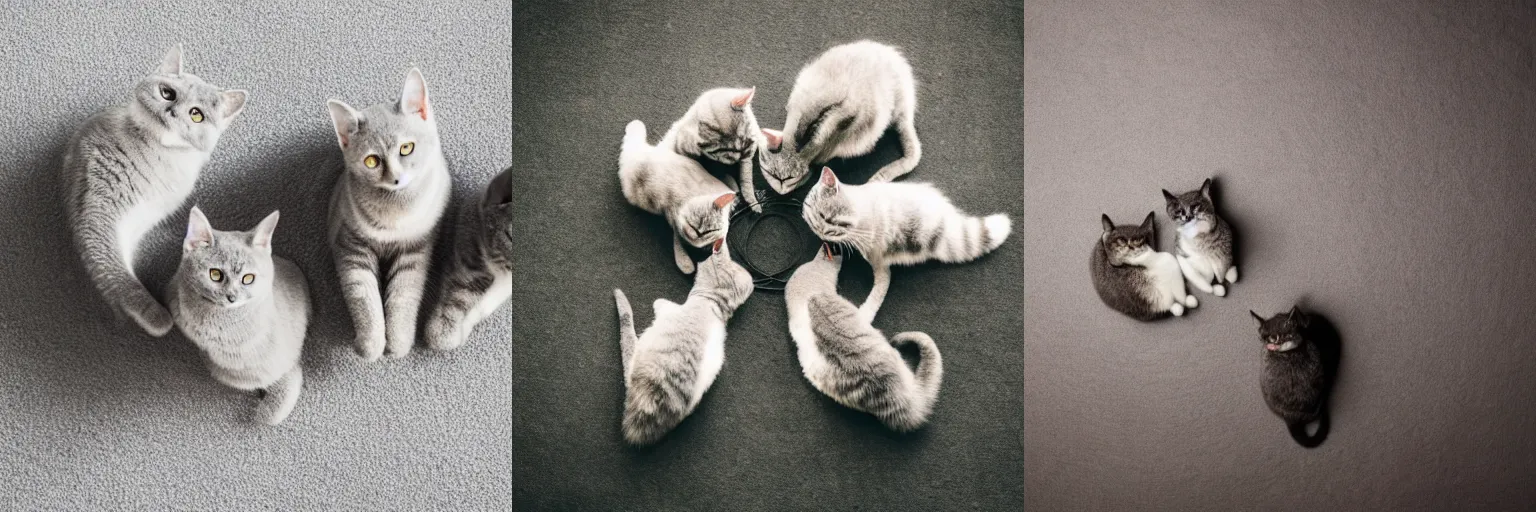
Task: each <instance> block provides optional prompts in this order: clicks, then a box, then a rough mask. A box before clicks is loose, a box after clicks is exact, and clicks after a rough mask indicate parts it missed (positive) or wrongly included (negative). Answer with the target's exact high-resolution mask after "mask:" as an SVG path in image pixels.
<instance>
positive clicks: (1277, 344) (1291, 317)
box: [1248, 306, 1311, 352]
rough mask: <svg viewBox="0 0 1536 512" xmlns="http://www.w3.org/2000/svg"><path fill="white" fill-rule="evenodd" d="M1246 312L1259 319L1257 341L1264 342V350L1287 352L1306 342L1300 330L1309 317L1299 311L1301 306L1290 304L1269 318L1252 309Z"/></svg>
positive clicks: (1304, 326)
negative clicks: (1289, 308) (1282, 311)
mask: <svg viewBox="0 0 1536 512" xmlns="http://www.w3.org/2000/svg"><path fill="white" fill-rule="evenodd" d="M1248 314H1249V315H1253V318H1254V319H1255V320H1258V321H1259V342H1261V343H1263V344H1264V350H1267V351H1269V352H1289V351H1292V350H1295V349H1297V348H1300V347H1302V346H1305V345H1306V344H1307V339H1306V337H1305V336H1302V330H1303V329H1306V328H1307V325H1309V324H1310V323H1311V319H1310V318H1307V314H1306V313H1302V312H1301V308H1299V307H1296V306H1291V310H1290V311H1288V312H1285V313H1279V314H1276V315H1275V316H1272V317H1269V318H1264V317H1262V316H1259V314H1258V313H1254V312H1253V311H1252V310H1250V311H1248Z"/></svg>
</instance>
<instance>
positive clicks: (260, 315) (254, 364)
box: [166, 206, 309, 425]
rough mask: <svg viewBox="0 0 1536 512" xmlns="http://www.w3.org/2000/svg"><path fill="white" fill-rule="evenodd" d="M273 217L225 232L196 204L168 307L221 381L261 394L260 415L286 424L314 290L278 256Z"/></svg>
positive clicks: (298, 382) (299, 377)
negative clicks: (209, 221)
mask: <svg viewBox="0 0 1536 512" xmlns="http://www.w3.org/2000/svg"><path fill="white" fill-rule="evenodd" d="M277 218H278V214H277V212H272V214H271V215H268V216H267V218H266V219H263V220H262V221H261V223H260V224H257V225H256V228H255V229H252V230H250V231H218V230H215V229H213V226H212V225H210V224H209V223H208V218H207V217H206V216H204V215H203V212H202V210H199V209H198V208H197V207H196V206H194V207H192V212H191V213H190V214H189V215H188V221H187V236H186V239H185V241H184V243H183V244H182V255H181V265H180V266H179V267H177V269H176V275H175V277H173V278H172V279H171V286H170V290H169V291H168V292H167V293H166V297H167V303H169V304H170V307H171V313H172V314H173V315H174V316H175V321H176V326H177V327H179V328H180V329H181V332H182V334H185V335H186V336H187V339H190V340H192V343H194V344H196V345H197V348H198V349H200V350H201V351H202V353H203V358H204V360H205V361H206V362H207V363H208V369H209V370H210V371H211V372H212V373H213V378H214V379H216V380H218V381H219V382H221V383H223V384H225V385H227V386H230V387H233V388H235V389H240V390H245V391H259V392H261V393H262V399H261V403H260V405H258V406H257V410H256V417H257V419H258V420H260V421H261V422H263V423H266V424H268V425H276V424H278V423H282V422H283V420H284V419H286V418H287V417H288V414H289V413H290V412H292V411H293V406H294V404H295V403H297V402H298V400H299V391H300V389H301V388H302V387H303V384H304V372H303V370H301V369H300V368H299V356H300V353H301V352H302V351H303V349H304V332H305V330H306V329H307V328H308V326H309V286H308V284H307V283H305V281H304V273H303V272H301V271H300V270H299V267H298V266H297V265H294V264H293V262H291V261H288V260H286V259H283V258H279V257H277V256H273V255H272V232H273V230H275V229H276V228H277Z"/></svg>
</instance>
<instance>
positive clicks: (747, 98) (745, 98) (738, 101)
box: [731, 87, 757, 108]
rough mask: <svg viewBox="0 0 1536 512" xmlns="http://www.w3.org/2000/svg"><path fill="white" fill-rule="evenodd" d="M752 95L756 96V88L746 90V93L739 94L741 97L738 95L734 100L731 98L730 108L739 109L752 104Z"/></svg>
mask: <svg viewBox="0 0 1536 512" xmlns="http://www.w3.org/2000/svg"><path fill="white" fill-rule="evenodd" d="M753 94H757V88H756V87H753V88H751V89H747V92H744V93H741V95H739V96H737V97H735V98H732V99H731V106H732V107H734V108H741V107H745V106H747V104H748V103H751V102H752V95H753Z"/></svg>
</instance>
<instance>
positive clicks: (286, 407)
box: [256, 365, 304, 425]
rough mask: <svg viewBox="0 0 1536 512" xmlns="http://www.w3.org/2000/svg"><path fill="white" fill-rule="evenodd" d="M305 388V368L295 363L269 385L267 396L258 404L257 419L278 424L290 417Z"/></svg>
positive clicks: (266, 390)
mask: <svg viewBox="0 0 1536 512" xmlns="http://www.w3.org/2000/svg"><path fill="white" fill-rule="evenodd" d="M303 388H304V370H302V369H300V368H299V366H298V365H294V367H293V369H292V370H288V373H285V374H283V376H282V377H281V378H278V379H277V382H274V383H272V385H271V386H267V388H266V389H265V390H264V391H265V392H266V396H263V397H262V398H261V403H260V404H258V405H257V406H256V419H258V420H260V421H261V422H262V423H266V424H268V425H277V424H279V423H282V422H283V420H286V419H288V414H289V413H292V412H293V406H294V405H295V404H297V403H299V391H300V390H301V389H303Z"/></svg>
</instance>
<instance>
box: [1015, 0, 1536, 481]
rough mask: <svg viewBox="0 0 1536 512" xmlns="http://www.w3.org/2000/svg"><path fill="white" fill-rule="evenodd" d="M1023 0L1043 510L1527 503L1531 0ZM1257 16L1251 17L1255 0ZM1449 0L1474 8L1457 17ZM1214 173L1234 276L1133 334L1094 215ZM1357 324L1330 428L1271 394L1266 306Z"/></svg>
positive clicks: (1533, 137)
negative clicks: (1292, 412)
mask: <svg viewBox="0 0 1536 512" xmlns="http://www.w3.org/2000/svg"><path fill="white" fill-rule="evenodd" d="M1519 3H1520V4H1523V6H1520V7H1515V6H1514V4H1515V3H1514V2H1506V3H1505V4H1509V5H1508V6H1506V7H1495V6H1493V5H1492V4H1480V5H1481V6H1480V7H1476V8H1469V7H1470V6H1471V4H1454V3H1451V2H1430V1H1413V2H1385V1H1381V2H1378V1H1370V2H1302V1H1285V0H1281V1H1269V2H1262V3H1255V2H1209V1H1180V2H1171V3H1164V2H1158V3H1155V4H1154V3H1145V4H1139V3H1128V2H1113V1H1109V2H1106V1H1089V2H1080V1H1048V0H1039V1H1031V2H1029V3H1028V4H1027V8H1026V14H1025V34H1026V38H1025V48H1026V53H1025V55H1026V56H1025V59H1026V60H1025V94H1026V100H1025V139H1024V143H1025V146H1026V148H1027V151H1028V154H1027V157H1026V159H1027V160H1026V161H1027V165H1026V172H1027V174H1026V176H1025V184H1026V194H1025V205H1026V207H1025V215H1026V217H1027V218H1028V223H1027V226H1026V227H1025V230H1024V232H1025V235H1026V236H1025V239H1024V240H1022V241H1023V242H1024V247H1025V260H1026V261H1027V262H1028V266H1027V268H1028V270H1027V271H1026V273H1025V276H1026V278H1025V288H1026V290H1027V291H1028V293H1027V295H1026V304H1027V307H1026V315H1025V325H1026V326H1027V329H1026V332H1025V339H1026V351H1027V352H1028V354H1029V356H1028V357H1029V359H1028V364H1027V365H1026V371H1025V375H1026V376H1025V383H1024V384H1025V385H1024V389H1025V404H1024V405H1025V408H1026V414H1025V432H1026V436H1027V437H1026V442H1025V460H1027V461H1028V466H1027V468H1026V471H1025V474H1026V485H1025V490H1026V492H1027V494H1028V496H1029V498H1030V501H1029V505H1030V507H1031V509H1039V510H1124V509H1158V510H1197V509H1210V510H1270V509H1273V510H1309V509H1338V510H1451V509H1467V510H1471V509H1478V510H1516V509H1521V508H1527V507H1529V505H1530V503H1532V502H1533V501H1536V486H1533V485H1532V484H1533V483H1536V481H1533V476H1532V475H1536V459H1532V458H1531V457H1530V454H1531V453H1533V450H1536V442H1533V438H1532V437H1531V436H1530V432H1531V431H1533V430H1536V414H1533V408H1532V404H1533V400H1536V396H1533V390H1536V374H1533V373H1532V372H1531V368H1532V367H1533V365H1536V350H1531V348H1530V346H1529V343H1530V342H1531V340H1532V336H1531V333H1532V332H1536V317H1533V316H1532V315H1531V314H1530V308H1531V306H1532V304H1533V303H1536V302H1533V301H1536V273H1533V270H1532V269H1533V266H1532V265H1531V263H1532V259H1531V258H1532V256H1531V255H1532V254H1533V253H1536V237H1532V236H1531V235H1530V226H1531V225H1532V223H1533V222H1536V208H1533V202H1532V200H1533V197H1536V196H1533V193H1536V172H1533V170H1532V169H1533V166H1536V70H1533V64H1536V62H1533V60H1532V55H1533V50H1536V48H1533V40H1532V39H1531V34H1532V33H1536V9H1533V8H1532V5H1531V3H1530V2H1519ZM1261 4H1262V5H1261ZM1458 5H1459V7H1458ZM1210 175H1215V176H1216V179H1217V183H1218V185H1217V193H1216V196H1217V197H1216V202H1217V207H1218V209H1220V210H1222V211H1225V212H1226V213H1227V214H1228V218H1229V219H1231V221H1232V223H1233V224H1234V225H1235V226H1236V227H1237V230H1238V231H1237V234H1238V236H1239V239H1240V245H1239V251H1240V253H1239V254H1238V261H1239V265H1240V268H1241V270H1242V276H1241V281H1240V282H1238V283H1237V284H1236V285H1235V286H1234V287H1233V289H1232V291H1231V293H1230V294H1229V296H1228V297H1226V298H1215V297H1211V296H1208V295H1199V298H1200V299H1201V300H1202V301H1203V302H1202V303H1201V305H1200V307H1199V309H1196V310H1195V311H1194V312H1193V313H1192V314H1190V315H1188V316H1187V317H1186V318H1180V319H1172V320H1168V321H1163V322H1159V323H1155V324H1140V323H1136V322H1135V321H1132V320H1130V319H1127V318H1124V317H1121V316H1119V315H1117V314H1116V313H1113V312H1112V311H1110V310H1109V309H1108V308H1107V307H1106V306H1104V305H1103V304H1102V303H1101V302H1100V301H1099V299H1098V297H1097V296H1096V295H1095V294H1094V292H1093V288H1092V286H1091V285H1090V281H1089V275H1088V254H1089V251H1090V248H1091V247H1092V243H1093V241H1094V240H1095V238H1096V237H1097V236H1098V235H1099V221H1098V217H1099V214H1100V213H1101V212H1103V213H1108V214H1109V215H1110V216H1111V217H1113V218H1115V219H1116V220H1117V221H1120V222H1125V223H1130V222H1133V221H1139V220H1140V219H1141V218H1142V217H1143V216H1145V215H1146V214H1147V212H1148V211H1151V210H1154V209H1156V210H1158V211H1159V212H1160V213H1159V218H1160V219H1162V220H1160V221H1159V222H1160V226H1159V227H1160V228H1161V229H1160V234H1161V236H1162V239H1163V243H1164V245H1162V247H1164V248H1165V249H1166V248H1168V247H1171V245H1168V243H1170V242H1171V239H1172V230H1171V229H1170V228H1168V227H1167V226H1168V225H1169V224H1168V221H1167V220H1166V217H1165V216H1164V215H1163V214H1162V213H1161V211H1162V198H1161V196H1160V194H1159V193H1158V189H1159V188H1169V189H1180V190H1184V189H1190V188H1193V187H1196V186H1198V185H1199V183H1200V180H1201V179H1203V178H1205V177H1207V176H1210ZM1298 301H1299V302H1301V303H1302V304H1303V305H1304V307H1310V308H1312V309H1314V310H1316V311H1318V312H1320V313H1322V314H1324V315H1326V316H1327V317H1328V318H1330V319H1331V320H1332V321H1333V323H1334V324H1336V325H1337V327H1338V329H1339V330H1340V331H1341V333H1342V337H1343V349H1344V360H1343V366H1342V369H1341V379H1340V381H1339V383H1338V389H1337V393H1336V394H1335V395H1334V400H1333V405H1332V407H1331V410H1332V413H1333V423H1332V433H1331V435H1330V436H1329V437H1328V440H1327V442H1326V443H1324V444H1323V445H1322V446H1321V447H1320V448H1317V449H1315V450H1305V449H1303V448H1301V447H1299V446H1297V445H1296V444H1295V443H1294V442H1292V441H1291V439H1290V437H1289V436H1288V435H1287V434H1286V432H1285V429H1284V427H1283V425H1282V423H1281V422H1280V420H1279V419H1278V418H1276V417H1275V416H1273V415H1272V414H1271V413H1270V412H1269V411H1268V410H1267V409H1266V408H1265V407H1264V405H1263V402H1262V399H1261V398H1260V393H1259V388H1258V372H1259V366H1260V352H1261V350H1262V349H1261V348H1260V347H1259V346H1258V340H1257V331H1256V322H1254V320H1253V319H1252V318H1250V317H1249V316H1248V313H1247V311H1248V310H1249V309H1254V310H1257V311H1259V312H1261V313H1264V314H1266V315H1268V314H1271V313H1274V312H1279V311H1282V310H1284V309H1285V308H1288V307H1290V305H1291V304H1292V303H1295V302H1298Z"/></svg>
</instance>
